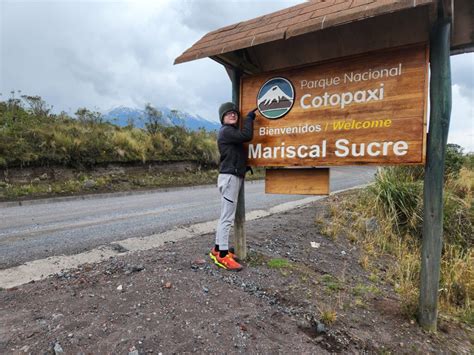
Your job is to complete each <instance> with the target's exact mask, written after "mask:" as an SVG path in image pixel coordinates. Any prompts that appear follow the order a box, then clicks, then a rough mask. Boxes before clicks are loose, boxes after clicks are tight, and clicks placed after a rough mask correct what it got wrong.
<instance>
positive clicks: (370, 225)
mask: <svg viewBox="0 0 474 355" xmlns="http://www.w3.org/2000/svg"><path fill="white" fill-rule="evenodd" d="M378 229H379V223H378V220H377V218H376V217H370V218H369V219H366V220H365V230H366V232H375V231H377V230H378Z"/></svg>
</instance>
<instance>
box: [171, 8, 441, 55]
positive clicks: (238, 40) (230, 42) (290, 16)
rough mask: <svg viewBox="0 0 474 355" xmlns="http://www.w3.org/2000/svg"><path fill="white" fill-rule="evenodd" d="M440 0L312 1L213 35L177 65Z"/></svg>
mask: <svg viewBox="0 0 474 355" xmlns="http://www.w3.org/2000/svg"><path fill="white" fill-rule="evenodd" d="M435 2H436V0H312V1H308V2H305V3H303V4H299V5H296V6H292V7H289V8H287V9H283V10H280V11H276V12H274V13H271V14H268V15H264V16H260V17H257V18H254V19H252V20H248V21H243V22H239V23H236V24H233V25H230V26H226V27H223V28H220V29H218V30H215V31H212V32H209V33H208V34H206V35H205V36H204V37H202V38H201V39H200V40H199V41H197V42H196V43H195V44H194V45H193V46H192V47H191V48H189V49H187V50H186V51H185V52H184V53H183V54H181V55H180V56H179V57H178V58H176V59H175V62H174V63H175V64H178V63H183V62H188V61H192V60H196V59H200V58H205V57H215V56H219V55H221V54H225V53H228V52H232V51H235V50H238V49H243V48H249V47H252V46H256V45H259V44H263V43H268V42H272V41H277V40H283V39H288V38H291V37H295V36H299V35H303V34H306V33H309V32H315V31H319V30H322V29H326V28H329V27H333V26H337V25H342V24H345V23H349V22H354V21H359V20H363V19H367V18H370V17H374V16H377V15H383V14H387V13H391V12H396V11H401V10H404V9H409V8H414V7H418V6H423V5H428V4H432V3H435Z"/></svg>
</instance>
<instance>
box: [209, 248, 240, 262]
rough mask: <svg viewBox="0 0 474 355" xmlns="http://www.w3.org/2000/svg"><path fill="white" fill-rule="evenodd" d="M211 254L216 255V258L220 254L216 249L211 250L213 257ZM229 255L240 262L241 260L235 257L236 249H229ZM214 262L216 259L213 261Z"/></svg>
mask: <svg viewBox="0 0 474 355" xmlns="http://www.w3.org/2000/svg"><path fill="white" fill-rule="evenodd" d="M211 254H212V255H214V257H216V256H219V252H218V251H217V250H216V247H214V248H212V249H211V252H210V253H209V256H211ZM229 254H230V255H231V256H232V259H234V260H239V258H237V255H235V253H234V248H232V247H230V248H229ZM211 258H212V256H211ZM212 260H214V259H212ZM214 261H215V260H214Z"/></svg>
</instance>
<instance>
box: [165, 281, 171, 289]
mask: <svg viewBox="0 0 474 355" xmlns="http://www.w3.org/2000/svg"><path fill="white" fill-rule="evenodd" d="M172 286H173V285H171V282H167V283H165V286H164V288H171V287H172Z"/></svg>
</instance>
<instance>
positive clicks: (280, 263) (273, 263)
mask: <svg viewBox="0 0 474 355" xmlns="http://www.w3.org/2000/svg"><path fill="white" fill-rule="evenodd" d="M267 266H268V267H269V268H270V269H286V268H289V267H291V263H290V261H289V260H288V259H282V258H273V259H270V260H268V261H267Z"/></svg>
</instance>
